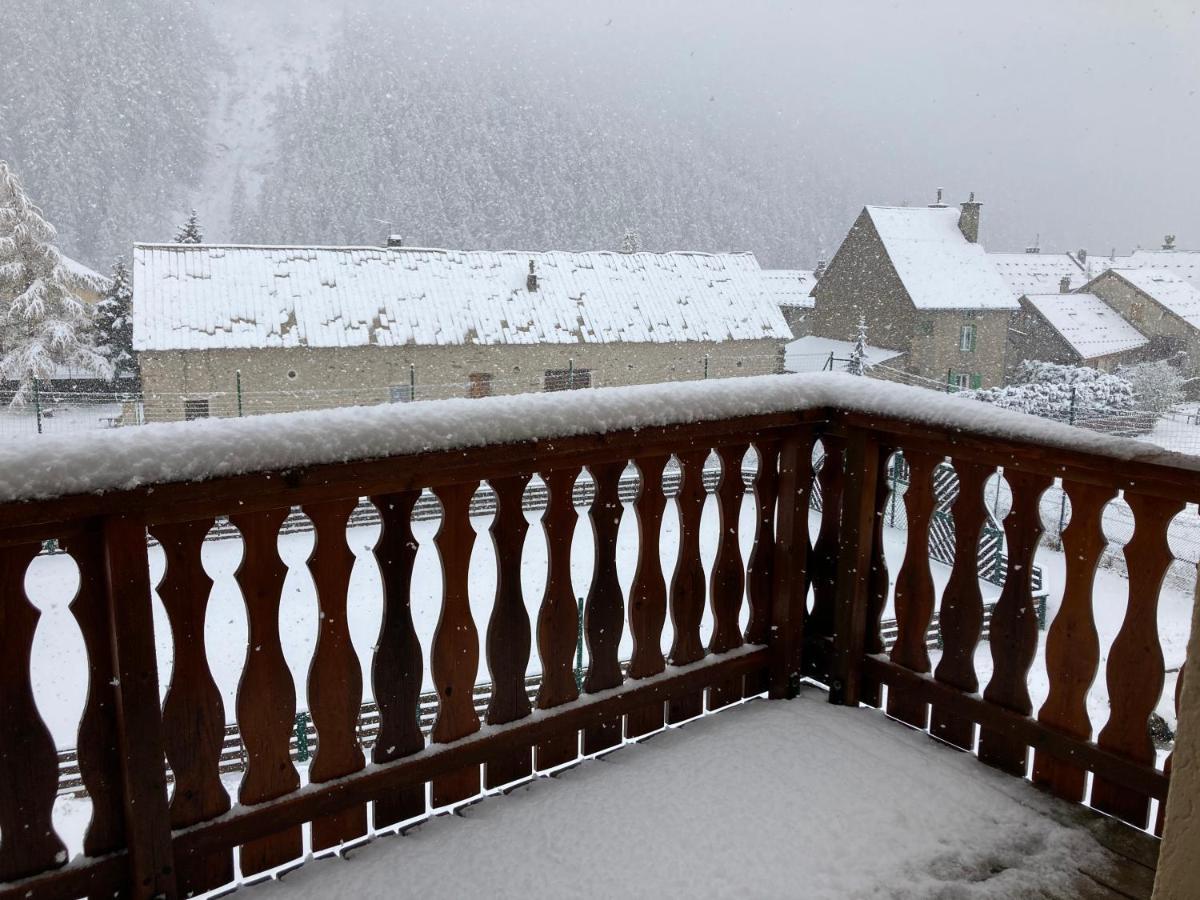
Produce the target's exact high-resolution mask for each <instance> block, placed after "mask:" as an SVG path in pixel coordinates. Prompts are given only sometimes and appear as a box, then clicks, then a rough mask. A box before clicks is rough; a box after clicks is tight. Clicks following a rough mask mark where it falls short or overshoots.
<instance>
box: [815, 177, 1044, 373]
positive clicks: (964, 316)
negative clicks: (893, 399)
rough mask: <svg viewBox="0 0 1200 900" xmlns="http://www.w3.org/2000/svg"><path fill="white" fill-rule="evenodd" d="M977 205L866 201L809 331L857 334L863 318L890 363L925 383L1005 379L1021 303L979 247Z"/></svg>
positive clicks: (840, 336) (843, 336)
mask: <svg viewBox="0 0 1200 900" xmlns="http://www.w3.org/2000/svg"><path fill="white" fill-rule="evenodd" d="M981 206H982V204H980V203H979V202H977V201H975V199H974V195H972V198H971V199H970V200H968V201H967V202H966V203H963V204H962V207H961V209H953V208H951V207H949V206H946V205H945V204H943V203H942V202H941V193H940V191H939V196H938V202H937V203H936V204H934V205H932V206H928V207H889V206H867V207H865V208H864V209H863V211H862V213H861V214H860V215H859V216H858V218H857V219H856V220H855V222H854V224H853V226H852V227H851V228H850V231H849V233H848V234H847V235H846V238H845V240H843V241H842V244H841V246H840V247H839V248H838V251H837V253H836V254H834V257H833V259H832V260H831V261H830V263H829V265H828V267H827V268H826V270H825V272H824V273H823V274H822V276H821V278H820V280H818V281H817V283H816V286H815V288H814V290H813V298H814V301H815V303H814V309H813V313H812V322H813V327H812V333H813V334H814V335H817V336H819V337H826V338H833V339H835V340H839V341H851V340H853V339H854V337H855V335H856V333H857V331H858V325H859V319H860V317H862V318H865V319H866V322H867V327H868V334H869V336H870V341H871V343H872V344H873V345H875V346H877V347H880V348H889V349H890V350H893V351H896V352H897V353H899V354H902V355H901V356H898V357H896V358H895V359H894V360H893V361H891V362H890V363H889V366H891V367H893V368H896V369H898V370H901V371H902V372H903V373H905V374H906V375H909V376H915V377H916V378H919V379H924V380H927V381H929V382H934V383H940V384H943V385H947V386H953V387H963V388H966V387H988V386H992V385H997V384H1001V383H1002V382H1003V379H1004V373H1005V363H1006V349H1007V344H1008V332H1009V325H1010V322H1011V319H1012V316H1013V313H1015V312H1016V311H1017V310H1018V309H1019V308H1020V305H1019V304H1018V302H1017V297H1016V296H1015V295H1014V293H1013V290H1012V289H1011V288H1010V286H1009V284H1008V282H1006V281H1005V280H1004V278H1002V277H1001V275H1000V273H999V271H998V270H997V268H996V266H995V265H994V264H993V262H992V261H991V260H990V259H989V257H988V254H987V253H985V252H984V250H983V248H982V247H981V246H980V245H979V242H978V241H979V219H980V210H981Z"/></svg>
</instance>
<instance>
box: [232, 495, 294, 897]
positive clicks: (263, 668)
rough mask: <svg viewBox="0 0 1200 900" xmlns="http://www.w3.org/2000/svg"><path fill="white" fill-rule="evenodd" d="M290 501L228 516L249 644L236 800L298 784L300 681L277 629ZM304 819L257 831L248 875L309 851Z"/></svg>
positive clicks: (245, 861) (245, 852)
mask: <svg viewBox="0 0 1200 900" xmlns="http://www.w3.org/2000/svg"><path fill="white" fill-rule="evenodd" d="M288 512H289V510H287V509H272V510H266V511H264V512H253V513H237V514H234V515H232V516H230V517H229V521H231V522H232V523H233V525H234V527H235V528H237V530H238V531H240V532H241V534H242V561H241V564H240V565H239V566H238V570H237V572H236V573H235V574H234V578H235V579H236V580H237V583H238V587H239V588H241V592H242V601H243V602H244V603H245V604H246V623H247V627H248V631H249V635H248V644H249V652H248V653H247V654H246V665H245V668H244V669H243V670H242V678H241V681H240V682H239V683H238V691H237V720H238V730H239V732H240V733H241V736H242V746H243V747H244V748H245V752H246V768H245V773H244V774H243V775H242V783H241V786H240V787H239V789H238V802H239V803H242V804H245V805H247V806H253V805H255V804H259V803H265V802H268V801H270V800H277V799H279V798H280V797H283V796H286V795H287V794H290V793H291V792H292V791H294V790H296V789H297V788H298V787H300V775H299V773H298V772H297V771H296V767H295V765H293V764H292V755H291V751H290V748H289V740H290V738H291V735H292V731H293V729H294V727H295V720H296V687H295V684H294V683H293V681H292V673H291V670H290V669H289V668H288V664H287V660H286V659H285V658H284V656H283V645H282V643H281V641H280V636H279V607H280V600H281V598H282V595H283V582H284V579H285V578H286V577H287V566H285V565H284V563H283V560H282V559H280V557H279V528H280V526H282V525H283V522H284V520H285V519H286V518H287V516H288ZM303 838H304V836H303V834H302V832H301V829H300V827H299V826H296V827H293V828H289V829H284V830H281V831H279V832H276V833H268V834H265V835H262V836H258V837H256V838H255V839H254V840H252V841H250V842H248V843H247V844H245V845H244V846H242V848H241V850H240V853H239V861H240V864H241V869H242V874H243V875H254V874H257V873H258V872H263V871H266V870H267V869H272V868H275V867H276V866H281V865H283V864H284V863H287V862H290V861H291V860H293V859H296V858H297V857H299V856H300V855H301V854H302V853H303V852H304V840H303Z"/></svg>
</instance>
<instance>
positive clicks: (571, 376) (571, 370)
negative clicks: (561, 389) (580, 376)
mask: <svg viewBox="0 0 1200 900" xmlns="http://www.w3.org/2000/svg"><path fill="white" fill-rule="evenodd" d="M567 390H568V391H573V390H575V360H574V359H568V360H567Z"/></svg>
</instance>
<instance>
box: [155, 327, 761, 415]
mask: <svg viewBox="0 0 1200 900" xmlns="http://www.w3.org/2000/svg"><path fill="white" fill-rule="evenodd" d="M784 343H785V342H784V341H781V340H753V341H752V340H742V341H720V342H712V341H708V342H704V341H694V342H692V341H689V342H686V343H685V342H678V343H670V344H648V343H623V344H578V345H563V344H537V345H528V344H527V345H508V346H495V345H492V346H472V345H464V346H452V347H422V346H411V347H403V348H384V347H346V348H312V349H310V348H305V347H297V348H290V349H254V350H170V351H154V350H145V351H142V353H141V356H140V363H141V371H142V387H143V394H144V397H145V414H146V418H147V420H149V421H172V420H178V419H182V418H185V411H190V413H191V414H192V415H203V414H205V413H207V414H208V415H211V416H236V415H237V414H238V373H239V372H240V380H241V404H242V412H243V413H244V414H245V415H253V414H258V413H266V412H288V411H292V410H296V409H320V408H325V407H331V406H352V405H370V404H376V403H386V402H389V401H397V400H400V401H402V400H407V399H410V391H409V388H410V378H415V395H416V399H419V400H432V399H445V398H449V397H472V396H475V397H478V396H487V395H489V394H515V393H524V392H531V391H541V390H545V389H546V388H547V382H549V387H550V389H554V388H560V389H561V388H565V387H567V381H568V379H569V380H570V381H571V382H572V383H573V386H575V387H607V386H613V385H629V384H646V383H653V382H664V381H690V380H694V379H698V378H703V377H704V375H705V355H706V354H707V356H708V366H707V369H708V376H709V377H710V378H726V377H731V376H738V375H765V374H775V373H778V372H782V371H783V346H784ZM410 366H411V369H410ZM567 372H571V373H572V374H571V375H570V376H568V375H567V374H566V373H567ZM548 373H550V374H549V375H548ZM202 411H203V412H202Z"/></svg>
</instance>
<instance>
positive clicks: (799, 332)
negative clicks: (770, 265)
mask: <svg viewBox="0 0 1200 900" xmlns="http://www.w3.org/2000/svg"><path fill="white" fill-rule="evenodd" d="M762 277H763V284H765V285H766V288H767V290H768V291H770V293H771V295H772V296H773V297H774V298H775V303H776V304H777V305H778V306H779V311H780V312H782V313H783V318H784V320H785V321H786V322H787V323H788V328H790V329H791V330H792V335H793V336H794V337H797V338H800V337H803V336H804V335H806V334H808V331H809V327H810V323H809V319H810V317H811V316H812V311H813V304H814V303H815V301H814V300H813V296H812V291H813V287H814V286H815V285H816V283H817V277H816V273H815V272H813V271H811V270H809V269H763V272H762Z"/></svg>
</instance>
